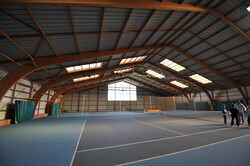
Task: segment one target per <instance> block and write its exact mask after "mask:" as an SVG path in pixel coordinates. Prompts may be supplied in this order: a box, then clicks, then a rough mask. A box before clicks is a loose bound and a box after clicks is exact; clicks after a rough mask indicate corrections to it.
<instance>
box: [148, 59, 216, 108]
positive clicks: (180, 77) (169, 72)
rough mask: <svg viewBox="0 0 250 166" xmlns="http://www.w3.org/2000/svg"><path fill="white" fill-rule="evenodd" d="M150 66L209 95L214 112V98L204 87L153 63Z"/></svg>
mask: <svg viewBox="0 0 250 166" xmlns="http://www.w3.org/2000/svg"><path fill="white" fill-rule="evenodd" d="M149 64H150V65H152V66H154V67H156V68H158V69H160V70H162V71H164V72H166V73H168V74H170V75H172V76H174V77H176V78H179V79H181V80H183V81H185V82H187V83H191V84H192V85H193V86H195V87H197V88H199V89H201V90H202V91H203V92H204V93H205V94H206V95H207V97H208V99H209V101H210V108H211V110H212V111H213V98H212V96H211V95H210V94H209V92H208V91H207V90H206V89H205V88H204V87H202V86H200V85H199V84H196V83H195V82H193V81H189V80H188V79H186V78H184V77H182V76H180V75H178V74H176V73H174V72H171V71H168V70H166V69H164V68H163V67H161V66H158V65H155V64H153V63H149Z"/></svg>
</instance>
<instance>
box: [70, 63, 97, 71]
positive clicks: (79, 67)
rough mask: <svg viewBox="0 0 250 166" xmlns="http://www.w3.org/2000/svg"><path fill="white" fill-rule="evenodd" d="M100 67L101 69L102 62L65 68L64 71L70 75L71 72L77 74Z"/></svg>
mask: <svg viewBox="0 0 250 166" xmlns="http://www.w3.org/2000/svg"><path fill="white" fill-rule="evenodd" d="M101 67H102V62H99V63H91V64H85V65H78V66H71V67H66V70H67V72H68V73H72V72H79V71H83V70H90V69H97V68H101Z"/></svg>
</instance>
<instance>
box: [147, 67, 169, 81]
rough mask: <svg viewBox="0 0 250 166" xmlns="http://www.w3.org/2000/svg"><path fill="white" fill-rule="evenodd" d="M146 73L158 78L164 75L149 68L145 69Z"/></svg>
mask: <svg viewBox="0 0 250 166" xmlns="http://www.w3.org/2000/svg"><path fill="white" fill-rule="evenodd" d="M146 73H148V74H150V75H152V76H154V77H157V78H160V79H161V78H164V77H165V76H164V75H162V74H160V73H157V72H155V71H153V70H150V69H148V70H147V71H146Z"/></svg>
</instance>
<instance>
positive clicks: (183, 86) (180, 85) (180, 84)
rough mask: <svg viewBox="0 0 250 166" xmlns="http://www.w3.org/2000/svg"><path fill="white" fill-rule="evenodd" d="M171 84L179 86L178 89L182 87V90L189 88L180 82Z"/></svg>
mask: <svg viewBox="0 0 250 166" xmlns="http://www.w3.org/2000/svg"><path fill="white" fill-rule="evenodd" d="M170 83H171V84H174V85H176V86H178V87H181V88H187V87H188V86H187V85H185V84H183V83H180V82H178V81H171V82H170Z"/></svg>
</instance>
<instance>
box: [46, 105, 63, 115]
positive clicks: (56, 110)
mask: <svg viewBox="0 0 250 166" xmlns="http://www.w3.org/2000/svg"><path fill="white" fill-rule="evenodd" d="M60 108H61V104H59V103H50V107H49V115H50V116H52V115H56V114H59V112H60Z"/></svg>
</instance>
